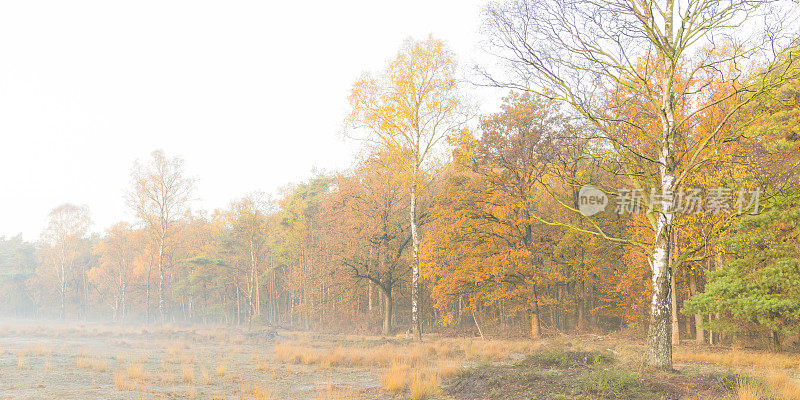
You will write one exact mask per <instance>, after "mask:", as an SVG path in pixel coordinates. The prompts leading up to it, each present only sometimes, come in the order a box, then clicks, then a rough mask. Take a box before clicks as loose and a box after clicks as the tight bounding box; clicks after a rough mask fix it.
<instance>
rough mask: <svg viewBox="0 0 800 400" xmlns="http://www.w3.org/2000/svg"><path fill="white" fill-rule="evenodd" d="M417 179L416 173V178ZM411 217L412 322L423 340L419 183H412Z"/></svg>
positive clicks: (416, 332) (415, 333)
mask: <svg viewBox="0 0 800 400" xmlns="http://www.w3.org/2000/svg"><path fill="white" fill-rule="evenodd" d="M413 179H416V174H414V178H413ZM409 219H410V220H411V244H412V246H411V247H412V250H413V251H412V253H413V256H414V259H413V261H412V262H411V324H412V328H413V330H414V336H416V338H417V340H422V325H421V323H420V302H419V232H417V185H416V183H412V185H411V207H410V208H409Z"/></svg>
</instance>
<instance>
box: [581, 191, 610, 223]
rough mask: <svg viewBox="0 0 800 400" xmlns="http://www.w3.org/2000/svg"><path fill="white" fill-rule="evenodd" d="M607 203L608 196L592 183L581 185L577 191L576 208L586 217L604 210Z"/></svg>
mask: <svg viewBox="0 0 800 400" xmlns="http://www.w3.org/2000/svg"><path fill="white" fill-rule="evenodd" d="M607 205H608V196H606V194H605V193H603V191H602V190H600V189H598V188H596V187H594V186H592V185H583V186H582V187H581V190H580V191H578V210H579V211H580V212H581V214H583V215H584V216H586V217H591V216H592V215H595V214H597V213H599V212H601V211H603V210H605V209H606V206H607Z"/></svg>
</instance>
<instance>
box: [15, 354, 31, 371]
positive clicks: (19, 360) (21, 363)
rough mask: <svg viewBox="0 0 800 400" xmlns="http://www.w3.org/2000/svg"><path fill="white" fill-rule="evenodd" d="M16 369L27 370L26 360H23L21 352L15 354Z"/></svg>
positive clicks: (23, 355)
mask: <svg viewBox="0 0 800 400" xmlns="http://www.w3.org/2000/svg"><path fill="white" fill-rule="evenodd" d="M17 368H18V369H27V368H28V360H27V359H26V358H25V352H23V351H20V352H19V353H17Z"/></svg>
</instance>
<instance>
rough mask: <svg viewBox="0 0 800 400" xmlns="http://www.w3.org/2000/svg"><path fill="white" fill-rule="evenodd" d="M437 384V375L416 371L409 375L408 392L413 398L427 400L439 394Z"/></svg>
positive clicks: (438, 382)
mask: <svg viewBox="0 0 800 400" xmlns="http://www.w3.org/2000/svg"><path fill="white" fill-rule="evenodd" d="M439 384H440V379H439V376H438V375H436V374H423V373H421V372H418V373H415V374H414V375H413V376H412V377H411V383H410V384H409V386H408V392H409V394H410V395H411V398H412V399H413V400H427V399H430V398H433V397H435V396H437V395H439Z"/></svg>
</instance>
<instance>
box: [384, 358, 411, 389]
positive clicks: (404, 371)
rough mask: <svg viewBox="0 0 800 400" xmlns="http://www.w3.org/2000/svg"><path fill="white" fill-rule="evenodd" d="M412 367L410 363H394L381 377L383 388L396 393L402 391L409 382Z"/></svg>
mask: <svg viewBox="0 0 800 400" xmlns="http://www.w3.org/2000/svg"><path fill="white" fill-rule="evenodd" d="M410 371H411V367H409V366H408V364H394V365H392V366H391V367H390V368H389V370H388V371H387V372H386V374H384V375H383V378H382V379H381V384H382V385H383V388H384V389H386V390H387V391H389V392H391V393H395V394H399V393H402V392H403V391H404V390H405V389H406V385H407V383H408V375H409V373H410Z"/></svg>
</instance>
